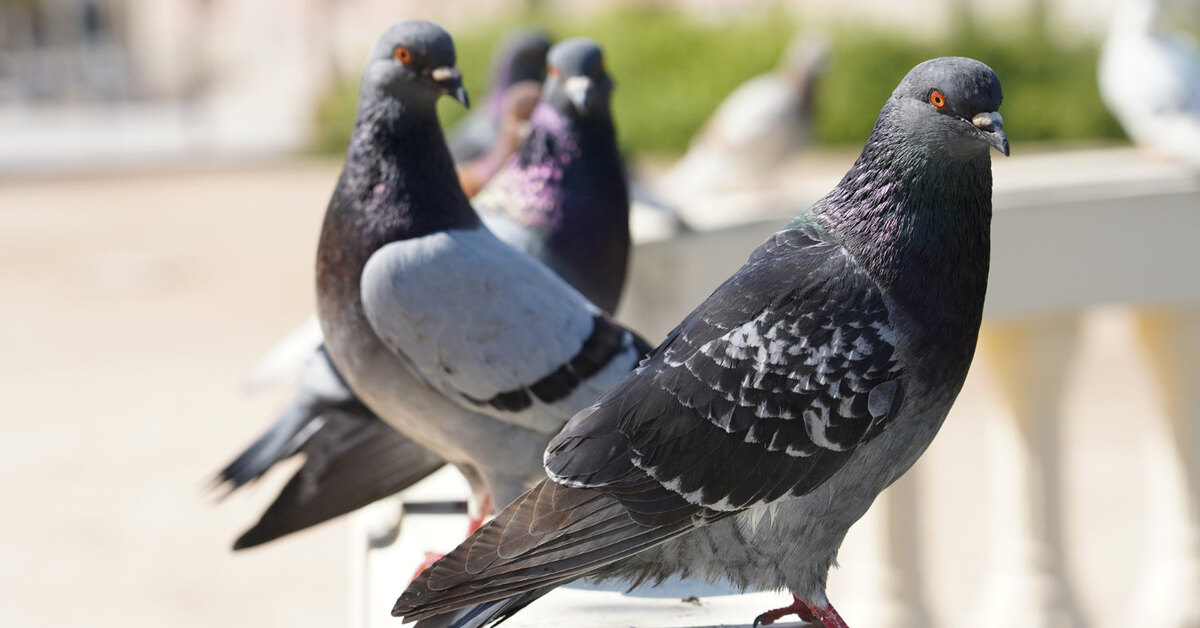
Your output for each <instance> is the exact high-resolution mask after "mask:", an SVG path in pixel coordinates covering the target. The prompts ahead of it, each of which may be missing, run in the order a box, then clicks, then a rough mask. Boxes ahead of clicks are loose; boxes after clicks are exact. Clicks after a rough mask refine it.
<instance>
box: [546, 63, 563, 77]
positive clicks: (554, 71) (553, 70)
mask: <svg viewBox="0 0 1200 628" xmlns="http://www.w3.org/2000/svg"><path fill="white" fill-rule="evenodd" d="M546 74H547V75H548V76H553V77H554V78H559V77H561V76H562V72H559V71H558V68H556V67H554V66H552V65H551V66H546Z"/></svg>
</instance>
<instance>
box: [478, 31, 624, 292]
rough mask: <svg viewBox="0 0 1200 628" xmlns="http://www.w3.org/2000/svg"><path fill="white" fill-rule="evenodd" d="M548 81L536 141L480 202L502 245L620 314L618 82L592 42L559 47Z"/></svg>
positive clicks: (537, 113) (534, 127) (535, 120)
mask: <svg viewBox="0 0 1200 628" xmlns="http://www.w3.org/2000/svg"><path fill="white" fill-rule="evenodd" d="M547 72H548V74H549V76H550V80H549V81H547V86H546V94H545V96H544V97H543V98H542V100H541V102H539V103H538V105H537V107H536V108H535V109H534V110H533V115H532V116H531V117H530V120H529V127H530V133H529V137H528V138H527V139H526V141H525V142H524V143H523V144H522V145H521V149H520V151H519V152H518V153H517V154H516V155H515V156H514V157H513V158H511V159H510V160H509V162H508V163H507V164H506V165H505V167H504V169H503V170H501V172H499V173H498V174H497V175H496V176H495V178H494V179H492V181H491V182H490V183H489V184H488V186H487V187H486V188H485V189H484V190H483V191H482V192H480V194H479V195H478V196H477V197H475V199H473V202H474V205H475V207H476V208H477V209H478V210H479V211H480V213H481V214H482V216H483V218H484V222H486V223H487V225H488V227H489V228H491V229H492V231H493V232H494V233H496V235H498V236H500V238H501V239H503V240H504V241H505V242H508V243H509V244H511V245H512V246H514V247H515V248H517V249H518V250H521V251H524V252H525V253H528V254H529V255H531V256H533V257H535V258H537V259H538V260H541V261H542V263H544V264H546V265H547V266H548V267H550V269H551V270H553V271H554V272H555V273H557V274H558V275H559V276H560V277H562V278H563V279H566V280H567V282H568V283H570V284H571V285H572V286H575V287H576V288H577V289H578V290H579V291H580V292H581V293H583V296H585V297H587V298H588V300H590V301H591V302H592V303H594V304H596V305H597V306H599V307H600V308H601V309H603V310H605V311H606V312H613V311H614V310H616V307H617V303H618V301H619V300H620V298H621V288H622V287H623V286H624V285H625V274H626V264H627V263H628V260H629V248H630V238H629V191H628V186H627V185H626V181H625V171H624V164H623V163H622V161H621V155H620V152H619V151H618V149H617V132H616V128H615V127H614V126H613V120H612V112H611V110H610V108H609V105H610V103H611V96H612V89H613V82H612V79H611V78H610V77H609V75H608V73H607V71H606V70H605V69H604V56H603V53H602V51H601V49H600V46H599V45H598V44H597V43H596V42H595V41H593V40H591V39H588V38H584V37H580V38H575V39H569V40H566V41H563V42H561V43H559V44H557V45H555V46H554V47H553V48H552V49H551V50H550V55H549V56H548V58H547Z"/></svg>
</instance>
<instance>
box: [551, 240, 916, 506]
mask: <svg viewBox="0 0 1200 628" xmlns="http://www.w3.org/2000/svg"><path fill="white" fill-rule="evenodd" d="M895 341H896V332H895V331H894V329H893V322H892V320H891V316H890V310H889V306H888V304H887V302H886V299H885V298H884V296H883V294H882V293H881V291H880V290H879V288H878V287H877V286H876V284H875V283H874V282H873V281H872V280H871V278H870V277H869V276H868V275H867V274H866V273H865V272H864V271H863V270H862V269H861V268H860V267H859V266H858V264H857V263H856V262H855V260H854V259H853V258H852V257H851V256H850V255H849V254H848V253H847V252H846V251H845V250H844V249H842V248H841V247H840V246H838V245H836V244H831V243H827V242H823V241H821V239H820V234H819V233H818V232H817V231H816V229H815V228H814V227H812V226H804V225H802V226H800V227H796V228H791V229H787V230H784V231H781V232H779V233H777V234H775V235H774V236H773V237H772V238H771V239H769V240H768V241H767V242H766V243H765V244H763V245H762V246H761V247H760V248H759V249H758V251H756V252H755V254H754V255H753V256H752V257H751V258H750V260H749V261H748V262H747V264H746V265H745V266H743V267H742V269H741V270H739V271H738V273H737V274H735V275H734V276H733V277H731V278H730V279H729V280H727V281H726V282H725V283H724V284H722V285H721V286H720V287H719V288H717V290H716V291H715V292H714V293H713V295H712V296H711V297H709V298H708V299H707V300H706V301H705V302H704V303H703V304H701V306H700V307H699V308H697V309H696V310H695V311H694V312H692V313H691V314H690V315H689V316H688V317H687V318H686V319H685V320H684V321H683V323H682V324H681V325H680V326H679V327H678V328H677V329H676V330H675V331H674V332H672V334H671V335H670V336H669V337H668V339H667V341H666V342H664V343H663V345H661V346H660V347H659V348H658V349H657V350H656V351H655V353H654V354H653V355H652V356H651V358H650V359H649V360H647V361H646V363H644V364H643V365H642V366H641V367H639V369H638V371H637V372H636V375H635V376H633V377H630V378H628V379H627V380H625V381H624V382H622V383H621V384H620V385H619V386H617V387H615V388H614V389H613V390H611V391H610V392H609V393H607V394H605V395H604V396H603V397H601V399H600V400H599V401H598V402H597V404H596V406H595V407H593V408H590V409H588V410H585V411H584V412H581V413H580V414H578V415H576V416H575V417H573V418H572V419H571V421H570V422H568V424H567V425H566V426H565V427H564V428H563V430H562V432H561V433H560V434H559V435H558V436H557V437H555V439H554V440H553V441H551V443H550V446H549V448H548V449H547V452H546V468H547V471H548V473H549V474H550V477H551V478H553V479H554V480H556V481H558V482H560V483H564V484H567V485H570V486H577V487H583V486H587V487H596V488H601V489H603V488H604V487H606V486H609V485H612V484H613V483H614V482H615V483H616V485H620V484H621V483H622V482H625V479H624V478H626V477H627V476H628V475H629V470H628V464H630V463H631V464H633V465H635V466H636V467H637V468H638V469H641V470H642V471H644V472H645V473H646V474H648V475H649V476H650V477H652V478H654V480H656V481H657V482H658V483H660V484H661V485H662V486H665V487H667V488H669V489H670V490H671V491H672V493H673V494H677V495H679V496H682V497H683V498H684V499H685V500H686V501H687V502H688V503H691V504H694V505H697V506H701V507H703V508H706V509H709V510H712V511H716V512H730V511H736V510H739V509H742V508H745V507H747V506H749V505H752V504H754V503H756V502H768V501H772V500H775V499H779V498H781V497H784V496H786V495H794V496H798V495H803V494H805V493H808V492H809V491H811V490H813V489H814V488H816V487H817V486H820V485H821V484H822V483H823V482H825V481H826V480H827V479H829V477H830V476H832V475H833V474H834V473H836V472H837V470H838V469H839V468H841V466H842V465H843V464H845V462H846V460H848V459H849V458H850V456H851V455H852V454H853V453H854V451H855V449H856V448H857V447H858V446H859V445H861V444H862V443H863V442H866V441H867V440H869V439H870V438H871V437H873V436H874V435H875V434H877V433H879V431H881V430H882V429H885V428H886V427H887V425H888V421H889V419H891V418H892V417H893V416H895V415H896V413H897V412H898V409H899V407H900V405H901V403H902V401H903V397H904V385H903V365H902V364H901V363H900V361H899V359H898V356H897V355H896V348H895ZM626 460H628V461H629V462H628V463H626V462H625V461H626ZM669 505H670V507H671V508H672V509H676V508H677V505H676V504H674V503H671V504H669ZM627 506H628V507H630V509H631V512H632V513H633V514H634V516H635V517H637V518H639V519H642V520H643V521H644V522H646V523H656V522H657V521H658V515H657V513H656V512H655V507H657V505H651V506H646V507H641V506H639V505H636V504H627Z"/></svg>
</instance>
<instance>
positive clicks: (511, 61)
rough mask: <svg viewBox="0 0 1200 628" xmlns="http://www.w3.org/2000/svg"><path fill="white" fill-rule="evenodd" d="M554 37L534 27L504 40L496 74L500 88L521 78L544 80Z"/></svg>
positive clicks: (499, 51) (518, 31)
mask: <svg viewBox="0 0 1200 628" xmlns="http://www.w3.org/2000/svg"><path fill="white" fill-rule="evenodd" d="M549 50H550V38H549V37H548V36H547V35H546V33H544V32H542V31H539V30H533V29H520V30H517V31H514V32H512V33H510V34H509V35H508V36H507V37H505V38H504V40H503V41H502V42H500V48H499V50H498V51H497V53H496V67H495V68H494V73H493V76H494V77H495V79H496V87H502V88H503V87H508V86H509V85H513V84H515V83H520V82H521V81H537V82H538V83H541V82H542V79H544V78H546V53H547V51H549Z"/></svg>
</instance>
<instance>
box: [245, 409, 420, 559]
mask: <svg viewBox="0 0 1200 628" xmlns="http://www.w3.org/2000/svg"><path fill="white" fill-rule="evenodd" d="M324 418H325V426H326V427H325V428H324V429H322V430H321V431H320V432H318V433H317V434H316V435H314V436H313V437H312V438H311V439H310V442H309V443H308V444H307V445H306V446H305V454H306V460H305V462H304V466H302V467H301V468H300V470H299V471H297V472H296V475H294V476H293V477H292V479H291V480H290V481H288V483H287V485H286V486H285V487H284V489H283V491H282V492H281V493H280V494H279V497H277V498H276V499H275V501H274V502H273V503H272V504H271V506H270V507H269V508H267V511H266V512H265V513H263V516H262V518H261V519H259V521H258V523H257V524H255V525H254V527H253V528H251V529H250V530H248V531H247V532H246V533H245V534H243V535H242V536H241V537H240V538H239V539H238V540H237V542H236V543H235V544H234V546H233V547H234V549H235V550H240V549H246V548H249V547H254V546H256V545H261V544H263V543H266V542H268V541H273V540H275V539H277V538H279V537H281V536H284V535H286V534H291V533H292V532H297V531H299V530H303V529H305V528H308V527H311V526H314V525H316V524H318V523H322V522H325V521H328V520H329V519H332V518H334V517H338V516H341V515H344V514H346V513H349V512H352V511H354V510H357V509H359V508H362V507H364V506H366V505H368V504H370V503H372V502H374V501H376V500H379V499H383V498H384V497H388V496H390V495H394V494H395V493H398V492H400V491H402V490H404V489H406V488H408V487H410V486H412V485H413V484H415V483H417V482H418V481H420V480H421V479H422V478H424V477H426V476H428V475H429V474H431V473H433V472H434V471H436V470H438V469H439V468H441V466H442V465H443V464H444V462H443V461H442V459H441V458H440V457H438V456H437V455H436V454H433V453H432V452H430V451H429V450H427V449H425V448H424V447H421V446H420V445H418V444H416V443H414V442H413V441H411V440H409V439H408V438H407V437H405V436H404V435H402V434H400V433H399V432H397V431H396V430H394V429H392V428H391V427H390V426H388V425H387V424H385V423H383V422H382V421H380V420H379V419H377V418H375V417H374V415H370V414H365V415H364V414H363V413H360V412H354V411H352V410H347V409H335V410H326V411H325V413H324Z"/></svg>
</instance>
